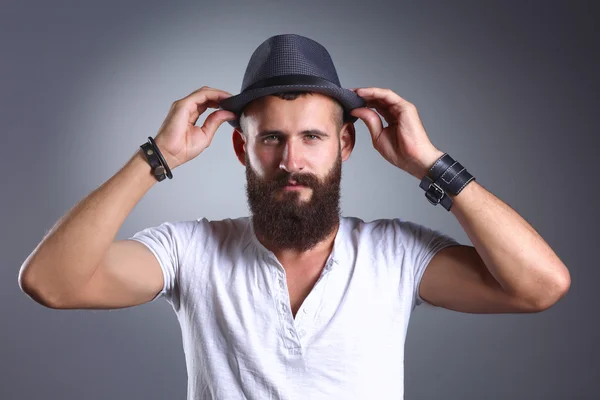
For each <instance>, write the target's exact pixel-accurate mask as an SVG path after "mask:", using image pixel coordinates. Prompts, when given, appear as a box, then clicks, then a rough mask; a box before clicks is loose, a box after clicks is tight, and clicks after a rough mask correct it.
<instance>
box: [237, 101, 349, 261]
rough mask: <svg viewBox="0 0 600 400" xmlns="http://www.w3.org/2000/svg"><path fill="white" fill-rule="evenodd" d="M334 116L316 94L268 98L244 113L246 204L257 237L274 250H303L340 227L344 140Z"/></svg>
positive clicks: (328, 103) (331, 107)
mask: <svg viewBox="0 0 600 400" xmlns="http://www.w3.org/2000/svg"><path fill="white" fill-rule="evenodd" d="M335 112H336V109H335V103H334V102H333V101H332V100H331V99H330V98H328V97H327V96H324V95H318V94H312V95H303V96H299V97H298V98H296V99H294V100H283V99H280V98H278V97H275V96H267V97H264V98H262V99H259V100H258V101H255V102H253V103H252V104H250V105H249V106H248V107H247V109H246V110H245V112H244V114H245V117H244V118H245V119H244V123H243V128H244V131H245V138H246V142H245V150H246V151H245V153H244V157H245V165H246V177H247V188H246V189H247V195H248V203H249V206H250V210H251V211H252V214H253V221H254V225H255V230H256V231H257V233H259V234H260V235H261V236H263V237H265V238H266V239H267V240H268V241H270V242H272V244H273V245H275V246H277V247H279V248H294V249H297V250H308V249H309V248H311V247H312V246H314V245H315V244H317V243H318V242H319V241H320V240H322V239H323V238H324V237H326V236H327V235H328V234H329V233H331V231H332V229H333V228H335V227H336V226H337V223H338V222H339V199H340V182H341V172H342V168H341V167H342V151H341V148H342V146H341V144H342V142H343V141H341V140H340V135H339V132H338V128H339V127H338V126H337V125H338V124H337V123H336V120H335V118H334V115H335ZM347 136H348V135H344V137H345V138H347Z"/></svg>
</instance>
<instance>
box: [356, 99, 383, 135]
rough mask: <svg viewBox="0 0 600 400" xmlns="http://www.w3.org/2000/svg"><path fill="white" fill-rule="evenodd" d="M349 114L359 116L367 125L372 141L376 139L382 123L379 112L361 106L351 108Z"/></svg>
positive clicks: (381, 129) (381, 128)
mask: <svg viewBox="0 0 600 400" xmlns="http://www.w3.org/2000/svg"><path fill="white" fill-rule="evenodd" d="M350 115H353V116H355V117H358V118H360V119H361V120H362V121H363V122H364V123H365V125H367V128H368V129H369V133H370V134H371V138H372V139H373V141H376V140H377V138H378V137H379V135H380V134H381V131H383V123H382V122H381V118H380V117H379V114H377V113H376V112H375V111H373V110H371V109H369V108H365V107H361V108H355V109H354V110H352V111H351V112H350Z"/></svg>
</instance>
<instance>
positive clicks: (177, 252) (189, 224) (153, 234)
mask: <svg viewBox="0 0 600 400" xmlns="http://www.w3.org/2000/svg"><path fill="white" fill-rule="evenodd" d="M197 225H198V221H178V222H164V223H162V224H160V225H158V226H153V227H150V228H146V229H143V230H141V231H139V232H137V233H135V234H134V235H133V236H131V237H130V238H129V240H136V241H138V242H140V243H143V244H144V245H146V247H148V249H150V251H151V252H152V254H154V256H155V257H156V259H157V260H158V263H159V264H160V268H161V269H162V273H163V278H164V285H163V288H162V290H161V291H160V292H159V293H158V294H157V295H156V296H155V297H154V298H153V299H152V300H151V301H150V302H153V301H155V300H156V299H158V298H160V297H163V296H164V297H165V298H166V299H167V300H168V301H169V302H171V304H172V302H173V300H174V294H175V292H176V291H178V286H179V282H178V276H179V267H180V266H181V264H182V263H183V261H184V260H185V255H186V253H187V249H188V247H189V245H190V242H191V239H192V236H193V234H194V230H195V229H196V226H197Z"/></svg>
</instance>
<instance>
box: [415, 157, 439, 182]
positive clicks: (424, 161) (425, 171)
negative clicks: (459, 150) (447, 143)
mask: <svg viewBox="0 0 600 400" xmlns="http://www.w3.org/2000/svg"><path fill="white" fill-rule="evenodd" d="M443 155H444V152H443V151H440V150H437V149H434V150H432V151H430V152H428V153H427V154H426V155H425V156H423V157H422V158H421V160H420V161H419V166H418V167H417V172H416V173H415V174H414V176H415V178H417V179H418V180H422V179H423V178H424V177H425V176H426V175H429V171H430V170H431V167H433V164H435V162H436V161H437V160H439V159H440V158H441V157H442V156H443Z"/></svg>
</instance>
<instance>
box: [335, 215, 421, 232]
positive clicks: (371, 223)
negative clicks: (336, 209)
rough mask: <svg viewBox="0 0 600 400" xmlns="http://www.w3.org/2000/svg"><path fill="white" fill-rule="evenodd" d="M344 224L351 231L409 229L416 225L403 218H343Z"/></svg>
mask: <svg viewBox="0 0 600 400" xmlns="http://www.w3.org/2000/svg"><path fill="white" fill-rule="evenodd" d="M342 224H343V226H344V227H345V228H346V229H349V230H359V231H382V230H390V229H392V230H393V229H398V228H402V227H408V226H410V225H413V224H415V222H412V221H409V220H406V219H403V218H401V217H395V218H378V219H373V220H364V219H362V218H359V217H354V216H344V217H342Z"/></svg>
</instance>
